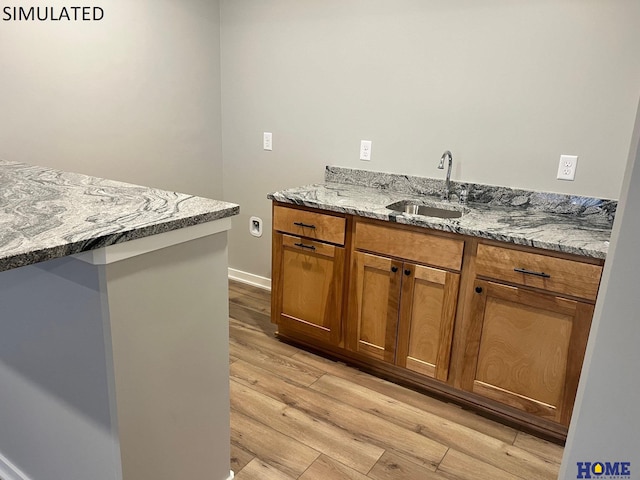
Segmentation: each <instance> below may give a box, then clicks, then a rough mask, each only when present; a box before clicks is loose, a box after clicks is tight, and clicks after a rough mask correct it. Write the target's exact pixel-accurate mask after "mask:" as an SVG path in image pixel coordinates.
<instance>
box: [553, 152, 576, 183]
mask: <svg viewBox="0 0 640 480" xmlns="http://www.w3.org/2000/svg"><path fill="white" fill-rule="evenodd" d="M577 166H578V157H577V156H576V155H560V164H559V165H558V177H557V178H558V180H574V179H575V178H576V167H577Z"/></svg>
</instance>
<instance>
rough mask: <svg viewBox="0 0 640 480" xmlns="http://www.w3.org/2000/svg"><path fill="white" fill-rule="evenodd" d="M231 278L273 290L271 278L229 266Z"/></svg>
mask: <svg viewBox="0 0 640 480" xmlns="http://www.w3.org/2000/svg"><path fill="white" fill-rule="evenodd" d="M229 278H230V279H232V280H235V281H237V282H241V283H246V284H247V285H253V286H254V287H258V288H263V289H265V290H269V291H271V279H270V278H266V277H261V276H259V275H254V274H253V273H248V272H243V271H242V270H236V269H235V268H231V267H229Z"/></svg>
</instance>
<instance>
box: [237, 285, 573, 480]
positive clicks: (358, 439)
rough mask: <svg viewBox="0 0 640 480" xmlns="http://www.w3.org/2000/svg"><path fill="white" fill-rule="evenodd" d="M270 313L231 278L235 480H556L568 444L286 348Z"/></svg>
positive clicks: (255, 293) (261, 294) (265, 302)
mask: <svg viewBox="0 0 640 480" xmlns="http://www.w3.org/2000/svg"><path fill="white" fill-rule="evenodd" d="M269 312H270V296H269V292H267V291H265V290H262V289H259V288H255V287H251V286H248V285H244V284H241V283H238V282H234V281H230V283H229V313H230V320H229V322H230V325H229V333H230V362H231V365H230V372H231V468H232V470H233V471H234V472H235V474H236V479H237V480H254V479H255V480H271V479H274V480H291V479H301V480H333V479H335V480H431V479H433V480H444V479H449V480H485V479H486V480H502V479H504V480H512V479H525V480H545V479H556V478H557V476H558V471H559V469H560V461H561V458H562V451H563V449H562V447H560V446H558V445H555V444H552V443H549V442H546V441H544V440H541V439H538V438H536V437H533V436H531V435H528V434H526V433H523V432H519V431H517V430H514V429H513V428H510V427H506V426H504V425H501V424H499V423H496V422H492V421H491V420H488V419H486V418H483V417H481V416H478V415H476V414H474V413H472V412H469V411H467V410H463V409H461V408H459V407H457V406H455V405H453V404H449V403H444V402H441V401H438V400H435V399H433V398H431V397H428V396H426V395H423V394H420V393H417V392H414V391H412V390H409V389H407V388H404V387H400V386H398V385H395V384H393V383H390V382H387V381H385V380H381V379H379V378H376V377H373V376H371V375H368V374H365V373H362V372H360V371H358V370H356V369H354V368H351V367H348V366H346V365H344V364H342V363H339V362H333V361H330V360H327V359H325V358H323V357H319V356H317V355H313V354H311V353H308V352H306V351H304V350H301V349H298V348H295V347H293V346H291V345H287V344H284V343H281V342H280V341H278V340H277V339H276V338H275V337H274V333H275V330H276V327H275V326H274V325H272V324H271V322H270V319H269Z"/></svg>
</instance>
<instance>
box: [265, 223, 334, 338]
mask: <svg viewBox="0 0 640 480" xmlns="http://www.w3.org/2000/svg"><path fill="white" fill-rule="evenodd" d="M277 236H278V237H279V240H278V241H277V243H279V244H280V245H279V246H280V254H279V261H280V269H279V274H278V279H277V285H276V288H277V292H276V294H277V295H279V297H280V298H279V299H278V301H277V302H276V305H277V307H278V310H279V311H278V312H277V318H278V321H277V323H278V325H279V326H281V327H284V328H285V329H287V330H289V331H293V332H297V333H300V334H303V335H307V336H310V337H312V338H316V339H318V340H321V341H324V342H328V343H331V344H338V343H339V341H340V328H341V305H342V285H343V277H344V248H343V247H337V246H335V245H327V244H324V243H320V242H315V241H312V240H308V239H304V238H299V237H293V236H290V235H282V234H278V235H277Z"/></svg>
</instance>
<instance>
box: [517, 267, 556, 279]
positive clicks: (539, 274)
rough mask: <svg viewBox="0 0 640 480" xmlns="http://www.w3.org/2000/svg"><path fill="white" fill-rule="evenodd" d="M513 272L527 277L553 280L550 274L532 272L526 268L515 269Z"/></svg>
mask: <svg viewBox="0 0 640 480" xmlns="http://www.w3.org/2000/svg"><path fill="white" fill-rule="evenodd" d="M513 271H514V272H518V273H524V274H526V275H533V276H535V277H542V278H551V275H549V274H548V273H544V272H532V271H531V270H527V269H526V268H514V269H513Z"/></svg>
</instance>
